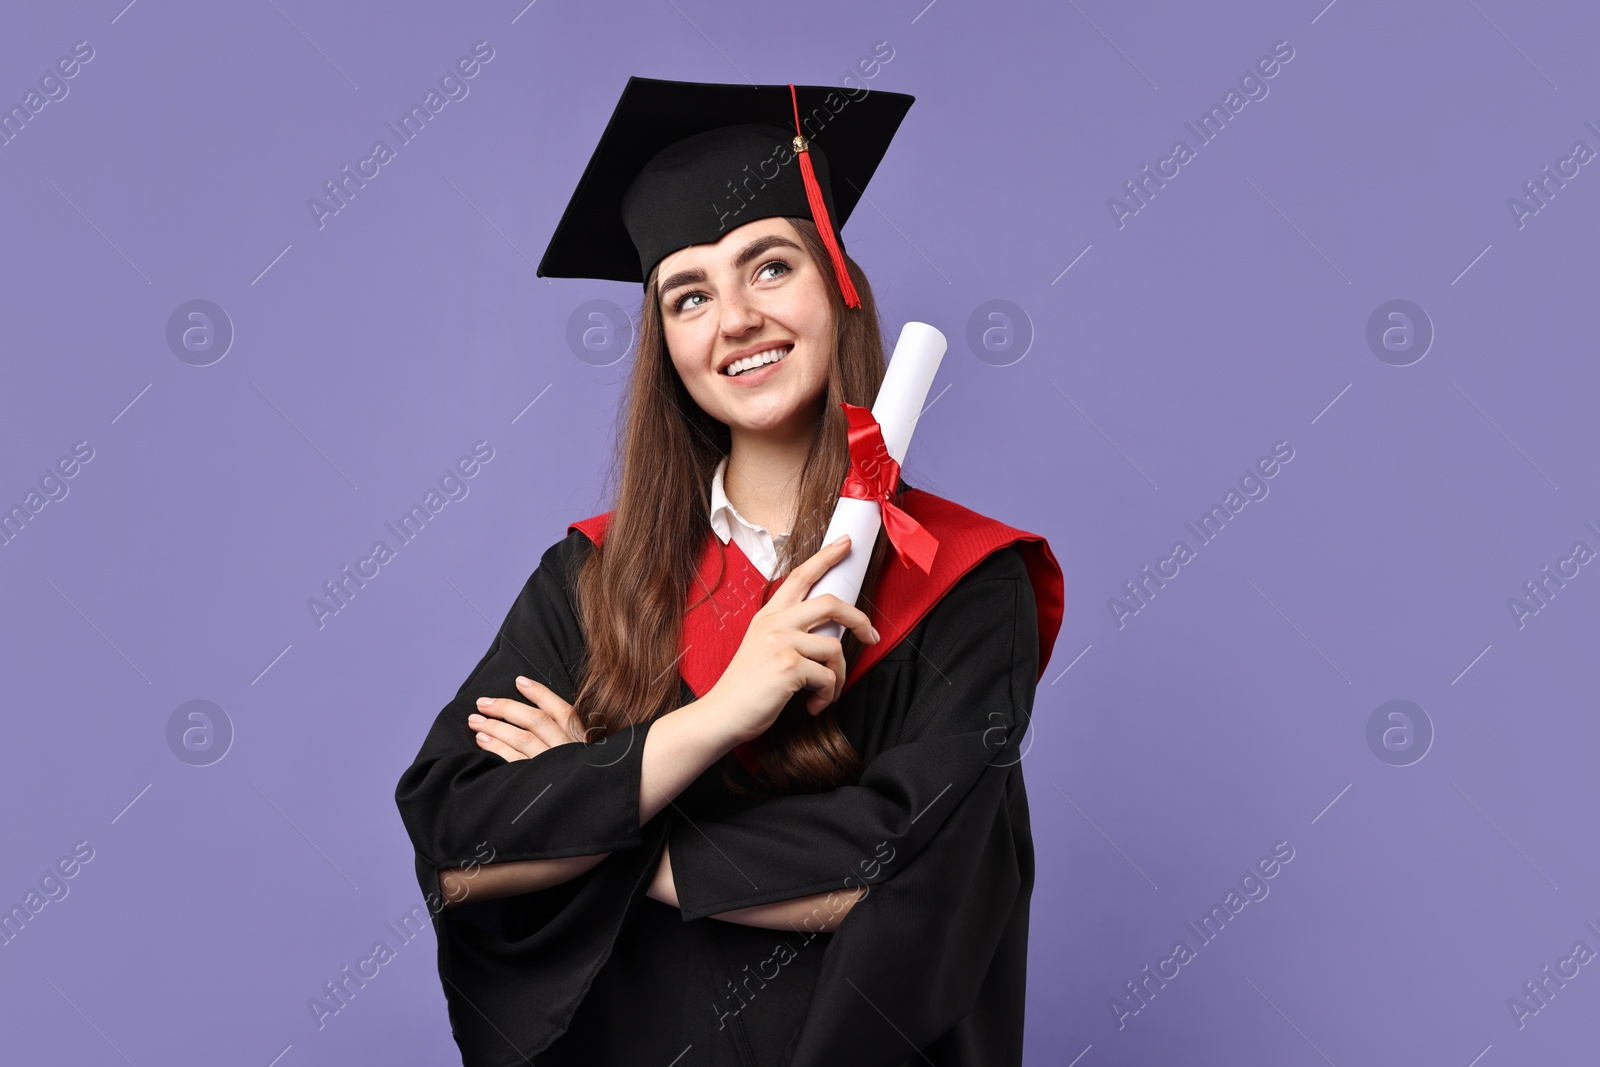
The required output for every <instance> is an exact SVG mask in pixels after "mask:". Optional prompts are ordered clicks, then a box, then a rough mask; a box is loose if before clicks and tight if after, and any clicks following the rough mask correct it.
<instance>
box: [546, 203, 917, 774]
mask: <svg viewBox="0 0 1600 1067" xmlns="http://www.w3.org/2000/svg"><path fill="white" fill-rule="evenodd" d="M788 221H789V222H790V223H791V224H792V225H793V226H794V228H795V230H796V232H797V233H798V234H799V236H800V238H801V243H802V244H803V245H804V246H805V249H806V252H807V253H808V255H809V256H810V259H811V262H812V264H813V265H814V266H815V267H816V269H817V270H818V271H820V272H822V275H823V277H824V278H825V279H826V288H827V291H828V294H829V297H830V299H831V301H832V304H833V318H834V323H835V330H834V336H835V356H834V359H833V360H832V362H831V364H830V366H829V368H828V383H827V390H826V394H825V396H824V397H823V404H822V410H821V414H820V418H819V420H818V422H817V430H816V436H815V437H814V438H813V440H812V443H811V449H810V452H809V453H808V454H807V456H806V461H805V465H804V467H803V468H802V470H801V473H800V485H799V490H798V496H799V503H798V507H797V510H796V519H795V524H794V527H793V529H792V530H791V531H790V534H789V536H788V538H786V539H785V541H784V542H783V544H782V546H781V547H780V548H779V549H778V562H777V566H776V568H775V570H774V572H773V573H774V575H775V576H779V575H782V574H785V573H787V572H788V570H789V569H790V567H791V566H792V565H793V564H794V563H796V562H798V561H800V560H804V559H807V558H809V557H810V556H811V555H813V554H814V553H815V552H816V551H817V550H818V549H820V548H821V547H822V537H823V534H824V533H825V532H826V531H827V527H828V521H829V519H830V518H832V515H833V508H834V505H835V503H836V502H837V501H838V498H839V487H840V485H842V484H843V482H844V477H845V473H846V471H847V470H848V468H849V464H850V454H849V448H848V433H847V423H846V420H845V417H844V411H843V409H841V408H840V407H839V402H840V401H841V400H843V401H848V402H849V403H851V404H856V405H859V406H861V407H869V408H870V407H871V406H872V403H873V401H874V400H875V399H876V398H877V395H878V387H879V385H881V384H882V382H883V375H884V371H885V369H886V362H885V359H884V351H883V334H882V330H881V328H880V325H879V322H878V311H877V305H876V303H875V302H874V301H873V297H872V289H871V286H869V285H868V283H867V278H866V275H865V274H863V273H862V271H861V268H860V267H859V266H857V265H856V263H855V261H854V260H852V259H850V257H849V256H848V255H846V256H845V264H846V268H847V269H848V271H849V273H850V280H851V281H852V282H853V283H854V284H855V288H856V293H857V294H858V295H859V296H860V298H861V306H860V307H859V308H849V307H846V306H845V303H844V299H843V297H842V296H841V295H840V292H839V289H838V286H837V285H836V284H835V282H834V276H833V267H832V263H831V261H830V259H829V257H828V252H827V249H826V247H825V246H824V245H823V243H822V240H821V238H820V237H819V236H818V234H817V229H816V226H815V224H814V223H812V221H811V220H810V219H805V218H790V219H788ZM841 248H842V245H841ZM657 273H658V272H657V271H652V272H651V274H650V280H649V282H648V283H647V284H646V286H645V293H644V302H643V306H642V308H641V312H640V327H639V346H638V350H637V352H636V354H635V358H634V362H633V370H632V373H631V375H630V376H629V380H628V387H627V393H626V397H625V402H624V403H625V406H624V409H623V410H622V411H621V412H619V416H618V419H617V436H616V445H615V449H614V452H613V455H612V462H611V469H610V472H609V477H608V481H609V486H610V488H609V489H608V491H607V496H608V498H609V499H612V500H614V501H615V504H614V506H613V507H612V509H611V517H610V519H609V525H608V526H607V530H606V535H605V537H604V539H603V541H602V543H601V544H600V545H598V546H596V548H595V550H594V552H592V553H591V554H590V556H589V558H588V559H587V560H586V561H585V563H584V565H583V567H582V568H581V569H580V571H579V574H578V578H577V582H576V586H577V601H578V603H577V605H576V607H577V612H578V616H579V620H580V623H581V625H582V626H583V630H584V635H585V638H586V646H587V652H586V655H585V657H584V662H583V663H582V664H580V665H579V668H578V670H579V682H578V686H577V694H576V697H575V699H574V708H575V710H576V713H577V715H578V716H579V719H580V721H582V722H583V723H584V724H585V726H586V728H587V736H588V737H589V738H591V739H594V738H598V737H604V736H606V735H608V734H611V733H614V732H616V731H617V730H620V729H623V728H624V727H627V726H631V725H634V724H637V723H643V722H646V721H649V720H650V719H652V718H654V717H655V716H656V715H657V714H661V713H666V712H670V711H672V710H674V709H675V708H677V707H678V706H679V704H678V699H679V696H680V691H679V685H680V682H679V676H678V672H677V670H676V669H675V667H676V664H677V662H678V658H679V647H680V644H681V642H682V639H683V621H684V614H685V612H686V611H687V609H688V608H689V607H692V606H693V605H692V604H690V603H689V602H688V597H689V590H690V585H691V583H692V582H693V581H694V578H695V575H696V574H697V573H698V572H699V567H700V560H701V553H702V552H703V551H704V548H705V545H706V539H707V538H708V537H710V538H711V539H712V541H713V542H714V548H715V549H716V550H717V551H718V552H719V553H721V555H722V568H721V570H720V571H719V574H718V579H717V581H718V583H719V584H720V582H721V581H722V580H723V579H724V578H725V577H726V575H727V557H726V551H727V549H726V546H724V545H723V544H722V543H721V541H720V540H717V539H716V537H715V535H714V534H713V533H712V531H711V523H710V509H711V476H712V474H713V473H714V471H715V469H716V466H717V463H718V462H719V461H720V460H721V459H722V458H723V457H724V456H725V455H727V454H728V451H729V449H730V447H731V444H732V438H731V436H730V434H729V431H728V428H727V426H725V425H724V424H722V423H720V422H718V421H717V420H715V419H713V418H712V417H711V416H709V415H707V414H706V413H705V411H703V410H702V409H701V408H700V406H699V405H698V404H696V403H695V401H694V399H693V398H692V397H691V396H690V395H689V392H688V390H687V389H686V388H685V387H684V385H683V380H682V379H681V378H680V377H679V376H678V373H677V370H676V368H674V366H673V364H672V359H671V357H670V355H669V354H668V352H667V346H666V340H665V335H664V333H663V330H662V321H661V303H660V298H659V295H658V293H657V285H658V282H659V279H658V277H657ZM905 488H906V484H905V482H904V480H903V479H902V481H901V483H900V486H899V487H898V488H897V491H896V501H897V502H898V500H899V493H900V492H901V491H903V490H904V489H905ZM886 544H887V542H886V541H885V538H884V535H883V532H882V531H881V530H880V531H879V534H878V538H877V540H876V541H875V542H874V544H873V547H872V557H871V559H870V561H869V563H868V568H867V573H866V579H865V581H864V582H863V583H862V595H861V596H860V597H859V598H858V599H857V606H858V607H863V606H864V605H865V604H866V603H867V602H868V601H869V596H870V592H871V591H872V590H874V589H875V588H876V584H877V577H878V575H879V573H880V572H881V570H882V567H883V563H884V555H885V549H886ZM772 585H773V582H772V581H768V582H767V583H766V585H765V586H764V587H763V589H762V591H761V594H760V595H761V603H766V600H767V598H768V596H769V595H770V594H771V591H772ZM703 599H706V597H702V598H700V599H698V600H696V601H695V602H694V603H696V604H698V603H699V602H700V601H701V600H703ZM842 640H843V647H844V654H845V663H846V674H847V676H848V673H849V669H850V667H851V666H853V664H854V662H855V659H856V656H857V654H858V653H859V651H860V649H861V643H860V641H859V640H858V639H857V638H856V636H855V635H854V634H853V633H851V632H850V631H848V630H847V631H846V632H845V634H844V637H843V639H842ZM809 696H810V694H809V692H808V691H805V690H802V691H801V692H800V693H798V694H796V696H795V698H794V699H792V700H791V701H790V702H789V704H788V705H787V706H786V707H785V708H784V710H783V711H782V713H780V715H779V717H778V719H777V721H776V722H775V723H774V724H773V726H772V727H771V728H770V729H769V730H768V731H767V732H766V733H765V734H763V735H762V736H761V737H760V738H758V739H757V740H756V741H755V742H754V743H753V747H754V749H755V751H756V752H757V754H758V755H759V757H760V760H761V775H760V777H761V778H762V779H764V782H765V784H766V785H767V786H768V787H769V789H770V790H771V791H773V792H780V793H798V792H817V791H822V790H826V789H831V788H833V787H835V786H838V785H844V784H849V783H852V782H855V781H856V780H857V779H858V778H859V777H860V774H861V767H862V764H861V757H860V756H859V754H858V753H857V752H856V751H855V749H854V747H853V746H852V745H851V744H850V742H849V740H848V739H847V738H846V737H845V735H844V732H843V731H842V730H841V729H840V727H839V724H838V722H837V721H836V719H835V717H834V711H833V708H832V707H831V706H830V707H829V708H827V709H825V710H824V711H823V712H822V713H821V714H819V715H816V716H812V715H810V714H808V713H807V712H806V710H805V700H806V698H808V697H809ZM723 780H724V782H725V783H726V784H727V785H728V786H729V787H730V788H732V789H734V790H736V791H739V792H747V791H746V790H743V789H742V788H741V787H740V786H739V785H738V784H737V783H736V782H735V781H734V780H733V778H732V777H731V776H729V775H727V774H726V772H725V773H724V777H723Z"/></svg>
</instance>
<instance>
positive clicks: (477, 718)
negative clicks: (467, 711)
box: [467, 712, 483, 722]
mask: <svg viewBox="0 0 1600 1067" xmlns="http://www.w3.org/2000/svg"><path fill="white" fill-rule="evenodd" d="M467 721H468V722H482V721H483V716H482V715H479V714H478V713H477V712H473V713H472V714H471V715H468V716H467Z"/></svg>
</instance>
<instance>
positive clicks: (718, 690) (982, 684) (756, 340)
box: [395, 78, 1062, 1067]
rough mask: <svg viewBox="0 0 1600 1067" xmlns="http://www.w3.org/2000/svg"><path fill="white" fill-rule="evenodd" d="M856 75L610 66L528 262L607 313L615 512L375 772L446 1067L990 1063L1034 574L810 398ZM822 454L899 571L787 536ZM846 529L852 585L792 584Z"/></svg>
mask: <svg viewBox="0 0 1600 1067" xmlns="http://www.w3.org/2000/svg"><path fill="white" fill-rule="evenodd" d="M860 92H861V94H862V95H861V96H860V97H855V98H851V97H848V95H847V94H845V93H844V91H843V90H829V89H827V88H819V87H810V86H802V87H795V86H762V87H750V86H743V85H737V86H722V85H702V84H695V83H682V82H662V81H654V80H650V79H640V78H634V79H631V80H630V81H629V83H628V88H627V90H626V92H625V93H624V95H623V98H622V100H621V102H620V103H619V104H618V106H617V110H616V112H615V114H614V115H613V117H612V120H611V123H610V125H609V126H608V127H607V130H606V133H605V136H604V137H603V138H602V141H601V144H600V146H599V147H598V148H597V150H596V152H595V155H594V158H593V159H591V161H590V164H589V167H588V169H587V170H586V172H585V174H584V178H583V180H582V182H581V183H580V186H579V189H578V192H577V193H576V194H575V195H574V197H573V201H572V203H571V204H570V205H569V207H568V209H567V214H566V216H565V217H564V218H563V220H562V223H561V226H560V227H558V230H557V233H556V236H555V237H554V238H553V240H552V243H551V247H550V250H549V251H548V252H547V253H546V256H545V259H544V262H543V263H542V264H541V266H540V273H541V274H553V275H557V276H578V277H600V278H615V279H621V280H634V281H642V283H643V285H644V301H643V306H642V310H641V316H640V321H641V325H640V329H639V341H638V350H637V355H636V359H635V362H634V366H633V370H632V376H631V379H630V383H629V386H628V394H627V400H626V412H625V416H624V417H623V419H621V420H620V423H619V426H620V434H619V442H618V451H617V457H616V461H615V466H616V469H615V474H616V478H615V482H616V488H615V492H614V500H615V506H614V507H613V508H612V509H611V510H610V511H607V512H605V513H603V514H600V515H596V516H593V517H591V518H588V519H585V520H582V521H580V522H576V523H573V524H572V525H571V526H569V527H568V531H569V532H568V534H567V536H566V537H565V538H564V539H563V540H561V541H559V542H557V543H556V544H554V545H552V546H551V547H550V548H549V549H548V550H547V551H546V552H545V553H544V554H543V557H542V558H541V560H540V562H539V565H538V567H537V569H536V570H535V571H534V572H533V574H532V576H531V577H530V578H529V579H528V582H527V584H526V585H525V586H524V587H523V589H522V591H521V593H520V594H519V595H518V597H517V599H516V602H515V603H514V604H513V605H512V607H511V610H510V612H509V614H508V615H507V617H506V620H505V623H504V624H503V625H502V626H501V628H500V631H499V633H498V634H497V635H496V636H495V638H494V640H493V642H492V643H491V645H490V646H489V649H488V651H487V652H486V653H485V655H484V656H483V658H482V659H481V660H480V661H479V663H478V665H477V667H476V668H475V669H474V670H473V672H472V673H471V675H470V676H469V677H468V678H467V680H466V682H465V683H463V685H462V686H461V688H460V690H459V691H458V692H457V694H456V697H455V699H453V700H451V701H450V702H449V703H448V704H447V705H446V706H445V707H444V709H443V710H442V711H441V712H440V713H439V715H438V717H437V719H436V720H435V722H434V724H433V728H432V730H431V731H430V732H429V734H428V736H427V739H426V740H425V741H424V743H423V746H422V749H421V751H420V752H419V753H418V755H417V758H416V760H415V762H414V763H413V764H412V765H411V767H410V768H408V769H407V770H406V771H405V773H404V774H403V775H402V777H401V779H400V782H399V786H398V788H397V790H396V794H395V796H396V802H397V804H398V805H399V808H400V813H401V816H402V819H403V821H404V822H405V825H406V829H407V832H408V833H409V835H410V837H411V840H412V842H413V844H414V846H415V848H416V853H417V855H416V866H417V876H418V879H419V884H420V885H421V887H422V891H423V894H424V896H425V897H426V898H427V900H428V901H429V905H430V911H431V913H432V915H433V922H434V929H435V933H436V935H437V937H438V942H439V961H438V962H439V968H440V976H441V980H442V983H443V986H444V991H445V996H446V1001H447V1004H448V1007H449V1015H450V1022H451V1027H452V1031H453V1033H454V1035H455V1038H456V1041H457V1043H458V1045H459V1047H460V1049H461V1052H462V1057H463V1062H464V1063H465V1064H467V1065H468V1067H477V1065H485V1067H487V1065H495V1067H499V1065H510V1064H522V1063H528V1062H535V1063H538V1064H540V1065H561V1064H630V1065H634V1064H659V1065H661V1067H667V1065H669V1064H672V1065H675V1067H689V1065H691V1064H694V1065H730V1067H735V1065H738V1067H752V1065H763V1067H767V1065H793V1067H803V1065H820V1064H826V1065H828V1067H849V1065H863V1067H865V1065H882V1067H894V1065H898V1064H902V1063H918V1064H923V1063H934V1064H940V1065H944V1064H961V1065H967V1064H979V1063H982V1064H1020V1063H1021V1058H1022V1020H1023V999H1024V997H1023V989H1024V979H1025V969H1026V951H1027V943H1026V942H1027V921H1028V901H1029V896H1030V893H1031V890H1032V885H1033V846H1032V840H1031V837H1030V834H1029V828H1028V809H1027V797H1026V793H1025V791H1024V788H1023V781H1022V768H1021V763H1020V761H1021V757H1022V753H1023V736H1024V734H1025V733H1026V730H1027V725H1028V721H1029V715H1030V712H1031V708H1032V704H1033V695H1034V685H1035V683H1036V681H1037V680H1038V678H1039V676H1040V674H1041V673H1042V671H1043V668H1044V664H1045V663H1046V662H1047V660H1048V657H1049V651H1050V647H1051V645H1052V644H1053V642H1054V638H1055V634H1056V630H1057V628H1058V627H1059V624H1060V617H1061V596H1062V583H1061V573H1060V569H1059V567H1057V565H1056V562H1055V559H1054V557H1053V555H1052V554H1051V552H1050V549H1049V546H1048V544H1047V543H1046V542H1045V541H1044V539H1043V538H1040V537H1038V536H1037V535H1034V534H1030V533H1027V532H1026V531H1022V530H1018V529H1015V528H1013V527H1010V526H1007V525H1005V524H1003V523H1000V522H998V521H996V520H994V519H990V518H987V517H985V516H982V515H979V514H977V513H976V512H972V511H970V510H968V509H965V508H962V507H960V506H959V505H957V504H954V503H952V502H950V501H947V500H944V499H943V498H940V497H937V496H934V495H933V494H931V493H927V492H925V491H922V490H919V489H915V488H913V487H911V486H909V485H907V484H906V483H905V482H904V480H903V479H901V478H899V476H898V469H897V468H896V467H894V465H893V461H892V460H889V461H888V463H887V465H884V464H883V463H882V460H883V459H886V457H879V461H878V462H877V463H871V462H868V461H870V460H871V457H870V456H868V455H867V454H866V451H865V446H864V445H863V441H862V438H861V434H860V433H859V432H858V429H856V428H853V425H852V423H850V422H849V421H848V419H847V411H848V410H849V409H850V406H851V405H855V406H856V407H858V408H863V409H865V408H870V406H871V404H872V401H873V399H874V397H875V395H876V393H877V389H878V387H879V385H880V384H881V382H882V380H883V374H884V370H885V360H884V352H883V344H882V339H881V335H880V329H879V324H878V321H877V312H876V308H875V305H874V303H873V299H872V292H871V289H870V287H869V285H868V284H867V279H866V277H865V276H864V275H863V274H862V273H861V271H860V269H859V267H857V266H856V264H855V263H854V261H852V260H850V259H849V257H848V256H847V255H845V254H844V251H843V248H842V245H840V243H839V241H838V237H837V234H836V232H835V230H834V225H835V223H834V220H838V224H839V225H842V224H843V221H844V219H845V218H846V217H847V215H848V213H849V210H850V209H851V208H852V207H853V206H854V204H855V203H856V201H857V199H858V198H859V195H860V189H861V188H862V187H864V186H865V185H866V182H867V180H868V179H869V178H870V177H871V174H872V171H873V170H874V169H875V168H876V165H877V162H878V160H879V159H880V158H881V156H882V154H883V151H884V149H885V148H886V147H887V144H888V141H889V138H890V137H892V135H893V133H894V131H895V129H896V128H897V127H898V124H899V122H900V120H901V118H902V117H903V116H904V114H905V111H906V109H907V108H908V107H909V105H910V103H911V98H910V97H906V96H903V95H899V94H890V93H882V92H875V93H873V94H871V96H870V97H869V96H867V95H866V92H865V90H861V91H860ZM791 108H792V112H791V110H790V109H791ZM802 108H804V114H805V116H806V117H805V119H804V120H802V118H801V115H802ZM791 113H792V116H793V122H794V125H793V129H794V130H796V131H800V132H801V133H809V134H811V135H813V136H815V137H816V138H817V140H816V143H815V144H808V143H807V141H806V140H805V139H804V138H803V137H800V136H793V135H792V134H791V132H790V131H788V130H785V129H784V128H783V127H781V126H778V125H777V123H780V122H783V121H784V120H785V119H786V118H787V117H788V116H789V114H791ZM824 145H826V146H827V149H826V150H827V155H826V156H824V155H823V146H824ZM752 175H753V176H754V181H752V180H751V176H752ZM736 181H737V182H739V183H740V185H738V186H736V185H735V184H734V183H735V182H736ZM735 188H738V189H740V190H741V191H740V192H739V193H738V194H737V198H736V199H733V200H730V199H729V197H728V192H727V190H728V189H735ZM708 205H709V206H710V210H709V211H708V210H707V207H708ZM851 415H852V416H853V417H857V418H859V416H860V412H851ZM869 468H870V469H869ZM847 476H849V477H850V478H856V479H861V480H862V481H863V483H866V482H873V484H878V485H881V486H884V488H883V490H882V492H883V495H884V500H883V504H884V507H885V510H886V511H888V510H890V509H899V510H900V511H901V512H902V515H903V518H904V519H906V520H907V521H909V522H910V524H911V526H913V527H920V530H921V532H922V534H923V535H924V536H927V537H931V538H933V539H934V540H935V541H936V542H937V549H938V550H937V553H936V555H935V557H934V562H933V564H932V566H931V567H930V568H928V569H923V568H922V567H920V566H913V565H912V564H911V563H910V562H909V560H908V559H907V558H905V557H904V556H903V554H902V553H901V552H900V546H899V545H897V544H895V543H891V542H892V539H891V538H890V537H888V536H885V535H883V534H880V535H879V537H878V539H877V541H876V543H875V544H873V545H851V544H849V543H843V544H840V543H835V544H831V545H823V544H822V543H821V542H822V537H823V534H824V531H825V530H826V528H827V525H828V520H829V518H830V516H831V513H832V509H833V506H834V503H835V502H836V501H837V499H838V497H839V494H840V491H841V486H843V485H844V484H845V483H846V479H847ZM902 528H904V527H903V526H902ZM850 552H870V553H871V563H870V565H869V568H868V571H867V577H866V581H865V583H864V585H863V592H862V595H861V597H860V599H859V601H858V603H857V604H847V603H845V602H844V601H842V600H840V599H838V598H837V597H832V596H818V597H815V598H811V599H807V594H808V592H809V590H810V587H811V585H812V584H813V583H814V582H815V581H816V580H817V579H818V578H819V577H820V576H821V575H822V574H823V573H824V572H825V571H826V570H827V569H828V568H829V567H831V566H833V565H834V564H836V563H838V562H839V561H840V560H842V559H844V558H845V557H846V556H847V555H848V553H850ZM828 622H836V623H838V624H841V625H842V626H843V627H844V631H845V632H844V637H843V638H842V639H835V638H832V637H829V636H826V635H824V634H817V633H813V632H812V631H814V630H816V629H817V628H818V627H819V626H821V625H822V624H824V623H828Z"/></svg>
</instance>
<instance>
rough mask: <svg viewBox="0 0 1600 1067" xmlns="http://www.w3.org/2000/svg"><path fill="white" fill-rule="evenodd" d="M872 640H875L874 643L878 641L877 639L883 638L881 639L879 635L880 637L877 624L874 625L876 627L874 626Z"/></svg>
mask: <svg viewBox="0 0 1600 1067" xmlns="http://www.w3.org/2000/svg"><path fill="white" fill-rule="evenodd" d="M872 640H873V642H874V643H876V642H877V641H879V640H881V639H880V638H879V637H878V628H877V627H876V626H874V627H873V628H872Z"/></svg>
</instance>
